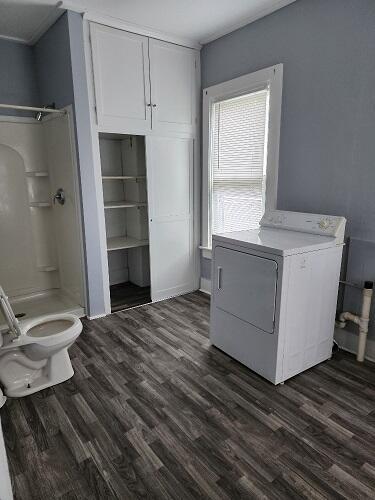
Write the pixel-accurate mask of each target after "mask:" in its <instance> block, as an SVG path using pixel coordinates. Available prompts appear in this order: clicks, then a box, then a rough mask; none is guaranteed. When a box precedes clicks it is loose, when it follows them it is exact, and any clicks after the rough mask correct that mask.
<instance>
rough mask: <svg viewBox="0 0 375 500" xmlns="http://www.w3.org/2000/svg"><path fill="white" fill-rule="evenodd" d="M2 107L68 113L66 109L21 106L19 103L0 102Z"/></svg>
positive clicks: (0, 107)
mask: <svg viewBox="0 0 375 500" xmlns="http://www.w3.org/2000/svg"><path fill="white" fill-rule="evenodd" d="M0 109H18V110H20V111H40V112H42V113H58V114H60V115H66V114H67V111H66V110H65V109H51V108H38V107H34V106H19V105H18V104H0Z"/></svg>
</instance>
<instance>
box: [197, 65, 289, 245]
mask: <svg viewBox="0 0 375 500" xmlns="http://www.w3.org/2000/svg"><path fill="white" fill-rule="evenodd" d="M266 86H268V87H269V90H270V101H269V120H268V121H269V127H268V147H267V177H266V193H267V195H266V210H274V209H276V203H277V179H278V169H279V143H280V125H281V104H282V88H283V65H282V64H277V65H275V66H271V67H269V68H265V69H261V70H259V71H255V72H254V73H250V74H247V75H243V76H240V77H239V78H234V79H233V80H229V81H226V82H223V83H219V84H217V85H213V86H212V87H207V88H206V89H203V115H202V116H203V118H202V122H203V131H202V134H203V142H202V175H203V177H202V239H201V241H202V243H201V246H202V247H204V248H210V247H211V242H210V225H211V214H210V210H211V208H210V202H211V185H210V182H209V179H210V178H211V174H210V162H209V156H210V154H209V151H210V115H211V109H212V105H213V104H214V103H215V102H217V101H220V100H222V99H229V98H231V97H235V96H238V95H242V94H246V93H250V92H252V91H255V90H257V89H260V88H265V87H266Z"/></svg>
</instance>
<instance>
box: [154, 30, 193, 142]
mask: <svg viewBox="0 0 375 500" xmlns="http://www.w3.org/2000/svg"><path fill="white" fill-rule="evenodd" d="M197 57H198V56H197V51H195V50H193V49H188V48H185V47H180V46H179V45H174V44H172V43H168V42H162V41H159V40H154V39H151V38H150V77H151V78H150V79H151V103H152V128H153V130H154V131H155V132H158V133H159V132H160V133H167V134H181V133H182V134H193V133H194V130H195V127H196V108H197V106H196V61H197Z"/></svg>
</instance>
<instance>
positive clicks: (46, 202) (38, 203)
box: [29, 201, 52, 208]
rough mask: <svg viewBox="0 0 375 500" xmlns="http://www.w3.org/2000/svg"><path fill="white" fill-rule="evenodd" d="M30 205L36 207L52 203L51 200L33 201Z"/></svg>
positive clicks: (49, 205)
mask: <svg viewBox="0 0 375 500" xmlns="http://www.w3.org/2000/svg"><path fill="white" fill-rule="evenodd" d="M29 205H30V207H34V208H45V207H52V203H51V202H50V201H31V202H30V203H29Z"/></svg>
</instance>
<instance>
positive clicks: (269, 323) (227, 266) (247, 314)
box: [213, 247, 277, 333]
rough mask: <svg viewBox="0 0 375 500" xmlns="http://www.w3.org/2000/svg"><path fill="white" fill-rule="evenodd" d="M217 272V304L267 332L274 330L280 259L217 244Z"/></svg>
mask: <svg viewBox="0 0 375 500" xmlns="http://www.w3.org/2000/svg"><path fill="white" fill-rule="evenodd" d="M214 272H215V276H214V277H213V278H214V280H215V283H214V301H215V305H216V307H218V308H220V309H222V310H223V311H225V312H228V313H230V314H233V315H234V316H237V317H238V318H240V319H242V320H243V321H247V322H248V323H250V324H252V325H253V326H255V327H257V328H259V329H261V330H263V331H265V332H267V333H273V332H274V325H275V303H276V286H277V262H275V261H274V260H271V259H265V258H263V257H257V256H255V255H250V254H247V253H244V252H240V251H237V250H230V249H228V248H223V247H216V248H215V251H214Z"/></svg>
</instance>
